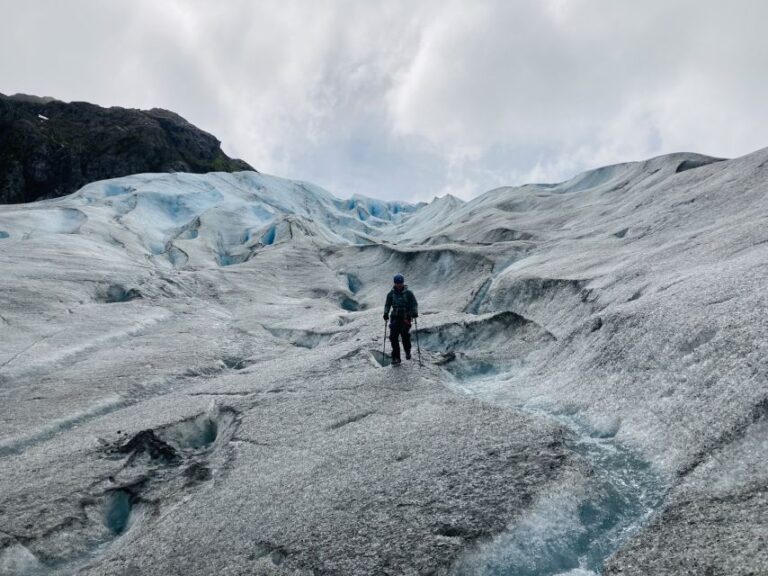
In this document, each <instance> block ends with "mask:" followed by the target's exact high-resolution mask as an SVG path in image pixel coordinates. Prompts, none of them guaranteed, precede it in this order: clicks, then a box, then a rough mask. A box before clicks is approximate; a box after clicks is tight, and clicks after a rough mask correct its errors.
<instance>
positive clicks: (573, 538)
mask: <svg viewBox="0 0 768 576" xmlns="http://www.w3.org/2000/svg"><path fill="white" fill-rule="evenodd" d="M503 383H504V377H503V375H498V376H490V377H489V376H485V377H481V378H471V377H469V378H466V377H464V378H461V379H460V380H457V381H456V382H455V386H456V388H457V389H459V390H461V391H462V392H464V393H466V394H470V395H472V396H475V397H477V398H479V399H482V400H487V401H490V402H493V403H495V404H502V405H506V406H509V407H512V408H515V409H519V410H523V411H525V412H528V413H533V414H536V415H538V416H543V417H546V418H549V419H551V420H555V421H556V422H558V423H559V424H562V425H564V426H566V427H567V428H568V429H569V430H570V431H571V432H572V436H571V438H570V439H569V440H568V442H569V446H570V448H571V449H572V450H574V451H575V452H576V453H577V454H579V455H580V456H582V457H584V458H585V459H586V460H587V462H588V463H589V465H590V467H591V469H592V474H590V475H589V477H588V479H587V484H586V485H584V484H581V483H579V482H574V483H565V485H563V486H561V487H560V488H558V489H556V490H553V491H552V492H551V493H548V494H545V495H543V497H541V498H540V499H539V500H538V501H537V502H536V503H534V505H533V506H532V508H531V509H530V510H528V511H527V512H526V513H525V515H524V516H523V517H522V518H520V519H518V520H517V521H516V523H515V524H513V525H511V526H510V527H509V528H508V530H507V531H506V532H504V533H503V534H501V535H499V536H497V537H496V538H495V539H494V540H493V541H491V542H487V543H485V544H482V545H480V546H479V547H478V548H477V549H476V550H474V551H473V552H471V553H470V554H469V555H467V556H466V557H464V558H462V559H461V560H460V561H459V562H458V563H457V565H456V566H455V567H454V574H456V575H462V576H463V575H467V576H468V575H470V574H472V575H483V576H594V575H597V574H600V573H601V571H602V567H603V563H604V561H605V560H606V559H607V558H608V557H609V556H611V555H612V554H613V553H614V552H616V551H617V550H618V549H619V547H620V546H621V545H622V544H623V543H625V542H626V541H627V540H628V539H629V537H630V536H632V535H633V534H634V533H635V532H636V531H637V530H638V529H639V528H640V527H641V526H643V525H644V524H645V523H646V522H647V521H648V519H649V518H650V517H651V515H652V514H653V513H654V511H655V510H656V509H657V508H658V507H659V506H660V505H661V503H662V501H663V497H664V492H665V487H664V484H663V482H662V480H661V478H660V476H659V475H657V474H656V472H655V471H654V470H653V468H652V467H651V466H650V464H649V463H648V462H645V461H643V460H642V459H641V458H640V457H639V456H638V455H636V454H635V453H633V452H632V451H630V450H628V449H627V448H625V447H623V446H621V445H620V444H619V443H617V442H616V441H615V440H614V439H613V438H606V437H600V436H598V435H597V434H595V433H594V432H593V431H590V430H589V429H588V428H587V427H586V426H585V425H584V424H583V423H581V422H579V421H578V419H577V418H575V417H574V416H572V415H564V414H558V413H552V412H548V411H546V410H544V409H540V408H531V407H530V406H525V405H519V404H515V403H514V402H506V401H503V400H499V399H498V394H495V392H498V391H499V389H500V386H501V385H503Z"/></svg>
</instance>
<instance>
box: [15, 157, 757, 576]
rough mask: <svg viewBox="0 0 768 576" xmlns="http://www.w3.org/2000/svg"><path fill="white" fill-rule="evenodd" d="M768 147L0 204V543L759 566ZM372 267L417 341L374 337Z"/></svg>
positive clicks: (24, 552)
mask: <svg viewBox="0 0 768 576" xmlns="http://www.w3.org/2000/svg"><path fill="white" fill-rule="evenodd" d="M767 167H768V149H766V150H759V151H757V152H755V153H753V154H749V155H747V156H744V157H741V158H736V159H730V160H724V159H719V158H710V157H707V156H702V155H698V154H689V153H679V154H671V155H666V156H661V157H657V158H652V159H649V160H645V161H640V162H631V163H626V164H621V165H616V166H608V167H604V168H599V169H596V170H592V171H590V172H586V173H584V174H580V175H578V176H576V177H575V178H573V179H571V180H569V181H567V182H562V183H554V184H529V185H525V186H518V187H504V188H499V189H496V190H492V191H489V192H487V193H485V194H483V195H481V196H479V197H477V198H475V199H473V200H471V201H468V202H465V201H462V200H460V199H457V198H454V197H451V196H446V197H443V198H436V199H435V200H433V201H432V202H430V203H423V204H415V205H414V204H408V203H404V202H383V201H379V200H375V199H370V198H365V197H361V196H355V197H352V198H350V199H339V198H336V197H334V196H333V195H332V194H331V193H329V192H327V191H325V190H323V189H322V188H319V187H317V186H315V185H312V184H310V183H306V182H300V181H292V180H286V179H282V178H277V177H274V176H268V175H264V174H257V173H254V172H240V173H232V174H224V173H211V174H205V175H193V174H139V175H134V176H128V177H124V178H118V179H114V180H108V181H102V182H96V183H93V184H89V185H88V186H85V187H84V188H82V189H81V190H79V191H77V192H75V193H73V194H71V195H70V196H66V197H63V198H57V199H54V200H46V201H41V202H36V203H32V204H24V205H7V206H0V270H1V271H2V274H0V334H1V335H2V338H0V398H1V399H2V402H0V405H1V406H2V409H1V411H0V421H1V422H2V427H0V469H2V474H0V488H1V489H0V573H2V574H13V575H22V574H30V575H32V574H89V575H91V574H92V575H96V574H212V573H222V574H245V573H248V574H251V573H253V574H286V575H287V574H291V575H304V574H306V575H316V574H361V575H362V574H414V575H415V574H435V575H438V574H510V575H511V574H518V575H521V574H530V575H537V576H538V575H542V576H543V575H545V574H549V575H553V576H554V575H555V574H570V575H572V576H573V575H585V574H595V573H602V574H606V575H618V574H622V575H635V574H636V575H641V574H642V575H646V574H657V575H663V574H681V573H692V574H693V573H696V574H729V575H730V574H759V573H761V572H764V571H766V570H768V548H767V547H766V543H765V534H766V533H768V526H766V518H768V497H766V491H765V488H766V486H767V485H768V467H767V466H766V464H765V462H766V461H768V458H767V457H768V443H767V442H766V434H765V431H766V425H767V424H766V422H768V384H766V382H767V380H766V373H767V372H768V365H767V363H766V358H767V357H768V355H766V346H768V334H766V323H765V322H764V321H763V316H764V313H765V311H766V310H768V304H766V296H765V295H764V292H765V291H764V290H763V288H764V286H765V285H766V279H767V277H768V270H767V267H768V242H767V241H766V240H768V237H767V236H766V230H765V222H766V216H768V200H767V199H766V198H767V194H766V193H767V192H768V178H767V175H768V168H767ZM395 273H403V274H404V275H405V276H406V281H407V282H408V284H409V285H410V287H411V289H412V290H413V291H414V292H415V294H416V296H417V297H418V298H419V302H420V309H421V312H422V313H421V316H420V317H419V319H418V321H419V325H418V329H419V341H420V345H421V348H422V349H421V352H422V356H423V359H424V366H423V367H419V365H418V363H416V362H412V363H406V365H404V366H401V367H397V368H395V367H390V366H388V363H387V361H386V358H385V357H384V356H383V355H382V347H383V344H384V342H383V337H384V326H383V325H382V319H381V313H382V308H383V301H384V297H385V295H386V292H387V290H388V289H389V285H390V281H391V277H392V275H393V274H395ZM414 357H415V355H414Z"/></svg>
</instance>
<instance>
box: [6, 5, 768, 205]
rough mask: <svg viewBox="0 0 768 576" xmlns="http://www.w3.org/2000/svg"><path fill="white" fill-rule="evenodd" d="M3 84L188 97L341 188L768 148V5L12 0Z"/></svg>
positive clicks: (112, 97) (117, 99)
mask: <svg viewBox="0 0 768 576" xmlns="http://www.w3.org/2000/svg"><path fill="white" fill-rule="evenodd" d="M0 14H2V19H1V20H0V92H2V93H4V94H13V93H16V92H23V93H28V94H37V95H49V96H54V97H57V98H59V99H61V100H67V101H72V100H86V101H90V102H94V103H97V104H100V105H103V106H110V105H119V106H126V107H133V108H152V107H161V108H168V109H170V110H173V111H175V112H178V113H179V114H181V115H182V116H184V117H185V118H187V119H188V120H189V121H191V122H192V123H194V124H196V125H197V126H199V127H201V128H203V129H205V130H207V131H209V132H211V133H213V134H215V135H216V136H217V137H218V138H219V139H220V140H221V141H222V143H223V148H224V150H225V152H227V153H228V154H230V155H231V156H236V157H240V158H243V159H245V160H246V161H248V162H249V163H251V164H252V165H253V166H254V167H256V168H257V169H259V170H261V171H263V172H267V173H271V174H277V175H280V176H285V177H289V178H296V179H302V180H308V181H311V182H315V183H317V184H320V185H322V186H324V187H326V188H328V189H329V190H331V191H332V192H334V193H335V194H337V195H339V196H349V195H351V194H353V193H358V194H365V195H369V196H375V197H379V198H387V199H393V198H398V199H404V200H425V199H430V198H432V197H433V196H435V195H443V194H445V193H451V194H454V195H457V196H460V197H462V198H465V199H467V198H471V197H473V196H476V195H478V194H480V193H482V192H484V191H486V190H489V189H491V188H494V187H496V186H500V185H516V184H522V183H525V182H532V181H538V182H542V181H550V182H551V181H559V180H562V179H566V178H568V177H570V176H572V175H574V174H576V173H577V172H579V171H582V170H585V169H589V168H593V167H597V166H601V165H605V164H610V163H616V162H622V161H630V160H638V159H642V158H646V157H650V156H654V155H658V154H663V153H667V152H674V151H681V150H685V151H695V152H701V153H705V154H711V155H715V156H726V157H732V156H738V155H741V154H745V153H748V152H751V151H753V150H756V149H758V148H762V147H765V146H768V112H766V102H768V35H767V34H766V33H765V29H764V28H765V22H766V21H768V2H764V1H760V0H742V1H736V2H724V1H722V0H717V1H711V0H698V1H693V0H679V1H675V0H644V1H642V2H640V1H636V0H498V1H493V0H488V1H482V0H466V1H465V0H456V1H452V0H421V1H418V2H417V1H414V0H409V1H405V0H403V1H400V0H382V1H372V0H371V1H366V0H357V1H348V0H333V1H331V0H329V1H324V0H303V1H294V0H277V1H266V0H265V1H256V0H226V1H223V0H218V1H214V0H210V1H203V0H131V1H130V2H128V1H124V2H116V1H108V0H68V1H66V2H63V1H60V0H25V1H21V0H0Z"/></svg>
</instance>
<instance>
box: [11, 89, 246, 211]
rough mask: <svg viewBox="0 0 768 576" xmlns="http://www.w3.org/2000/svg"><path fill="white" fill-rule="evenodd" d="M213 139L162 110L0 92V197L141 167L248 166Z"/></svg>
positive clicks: (21, 197) (28, 196) (41, 195)
mask: <svg viewBox="0 0 768 576" xmlns="http://www.w3.org/2000/svg"><path fill="white" fill-rule="evenodd" d="M220 144H221V143H220V142H219V140H217V139H216V137H214V136H213V135H211V134H208V133H207V132H204V131H202V130H200V129H199V128H197V127H195V126H193V125H192V124H190V123H189V122H187V121H186V120H185V119H184V118H182V117H181V116H179V115H178V114H174V113H173V112H169V111H168V110H162V109H159V108H153V109H152V110H135V109H126V108H119V107H111V108H102V107H100V106H96V105H94V104H88V103H87V102H72V103H66V102H61V101H59V100H54V99H52V98H40V97H36V96H25V95H15V96H5V95H2V94H0V203H6V204H7V203H12V204H13V203H21V202H31V201H34V200H42V199H45V198H55V197H58V196H64V195H66V194H70V193H71V192H74V191H75V190H77V189H79V188H81V187H82V186H84V185H85V184H88V183H89V182H94V181H96V180H104V179H107V178H115V177H118V176H127V175H129V174H137V173H142V172H194V173H205V172H237V171H240V170H253V168H252V167H251V166H249V165H248V164H247V163H246V162H243V161H242V160H235V159H232V158H229V157H228V156H227V155H226V154H224V152H223V151H222V150H221V146H220Z"/></svg>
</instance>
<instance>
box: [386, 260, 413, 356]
mask: <svg viewBox="0 0 768 576" xmlns="http://www.w3.org/2000/svg"><path fill="white" fill-rule="evenodd" d="M394 282H395V285H394V286H393V287H392V290H390V291H389V294H387V299H386V301H385V302H384V320H385V321H387V320H389V341H390V342H391V343H392V364H393V365H395V364H400V337H402V338H403V349H404V350H405V357H406V359H408V360H410V359H411V334H410V330H411V322H412V321H413V319H414V318H418V316H419V305H418V303H417V302H416V296H414V295H413V292H411V291H410V290H408V286H406V285H405V278H403V275H402V274H396V275H395V278H394ZM390 310H391V311H392V315H391V319H390V314H389V312H390Z"/></svg>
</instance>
